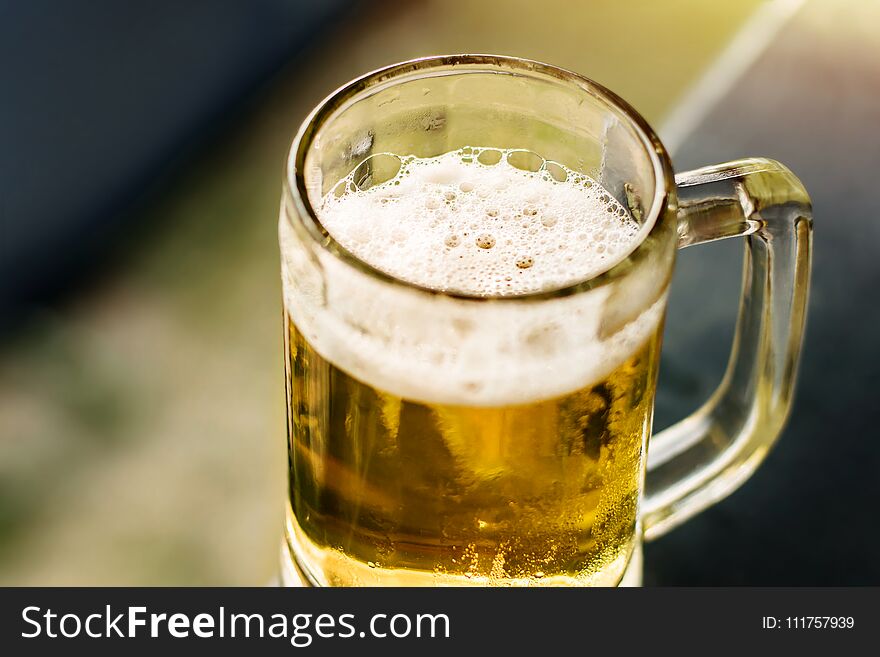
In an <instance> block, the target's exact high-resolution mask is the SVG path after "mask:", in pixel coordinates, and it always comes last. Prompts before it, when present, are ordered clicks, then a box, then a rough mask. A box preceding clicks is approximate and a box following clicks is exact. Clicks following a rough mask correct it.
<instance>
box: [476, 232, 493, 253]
mask: <svg viewBox="0 0 880 657" xmlns="http://www.w3.org/2000/svg"><path fill="white" fill-rule="evenodd" d="M476 241H477V246H478V247H480V248H481V249H491V248H492V247H493V246H495V238H494V237H492V236H491V235H489V233H480V234H479V235H477V240H476Z"/></svg>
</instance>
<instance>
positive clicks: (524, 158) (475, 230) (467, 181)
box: [318, 147, 639, 296]
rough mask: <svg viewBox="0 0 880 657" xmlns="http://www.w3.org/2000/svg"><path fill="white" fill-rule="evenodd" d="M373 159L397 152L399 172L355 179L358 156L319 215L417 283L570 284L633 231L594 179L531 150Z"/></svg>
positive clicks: (487, 292)
mask: <svg viewBox="0 0 880 657" xmlns="http://www.w3.org/2000/svg"><path fill="white" fill-rule="evenodd" d="M474 156H476V157H474ZM372 157H374V158H376V157H381V158H383V159H387V158H389V157H395V158H397V159H399V160H400V162H401V165H400V167H399V169H398V171H397V174H396V175H395V176H394V177H392V178H391V179H389V180H386V181H385V182H382V183H380V184H376V185H373V186H369V187H365V186H361V185H357V184H354V183H355V182H356V180H355V177H356V176H358V175H360V177H361V178H364V177H365V173H364V172H365V171H368V170H369V168H368V167H367V166H365V165H366V164H367V163H368V162H369V160H367V161H366V162H364V163H361V164H360V165H358V167H356V168H355V170H354V171H353V172H352V173H351V174H350V175H349V176H348V177H347V178H346V179H344V180H342V181H340V183H339V184H338V185H337V186H336V187H335V188H334V189H333V190H331V191H330V192H329V193H328V194H327V195H326V196H325V197H324V198H323V200H322V202H321V205H320V208H319V212H318V214H319V217H320V219H321V223H322V224H323V225H324V227H325V228H326V229H327V231H328V232H329V233H330V235H332V236H333V238H334V239H336V241H338V242H339V243H340V244H341V245H342V246H343V247H345V248H346V249H347V250H349V251H351V252H352V253H353V254H354V255H355V256H357V257H358V258H360V259H361V260H364V261H365V262H367V263H369V264H371V265H372V266H373V267H376V268H377V269H380V270H382V271H384V272H386V273H388V274H391V275H392V276H395V277H397V278H400V279H403V280H406V281H409V282H412V283H417V284H419V285H422V286H425V287H430V288H434V289H438V290H450V291H455V292H464V293H466V294H474V295H480V296H509V295H513V294H524V293H529V292H536V291H541V290H546V289H550V288H553V287H560V286H565V285H570V284H572V283H575V282H577V281H579V280H585V279H589V278H592V277H593V276H595V275H597V274H599V273H601V272H602V271H605V270H607V269H609V268H610V267H611V266H613V265H614V264H615V263H617V262H618V261H619V260H620V259H621V258H623V257H624V256H625V255H626V254H627V253H628V252H629V251H631V250H632V247H633V246H634V239H635V237H636V235H637V233H638V231H639V225H638V224H637V223H636V222H635V221H634V220H633V219H632V218H631V217H630V216H629V214H628V213H627V212H626V211H625V210H624V209H623V207H622V206H621V205H620V204H619V203H618V202H617V201H616V200H615V199H614V198H613V197H612V196H611V195H610V194H608V193H607V192H606V190H604V189H603V188H602V187H601V185H599V184H598V183H596V182H595V181H593V180H592V179H590V178H589V177H588V176H586V175H585V174H582V173H577V172H575V171H572V170H571V169H568V168H566V167H564V166H563V165H561V164H559V163H556V162H548V161H546V160H544V159H543V158H541V157H539V156H538V155H536V154H534V153H531V152H529V151H522V150H499V149H482V148H475V147H468V148H465V149H461V150H457V151H453V152H450V153H445V154H443V155H440V156H438V157H433V158H416V157H397V156H393V155H391V154H387V153H382V154H379V155H374V156H372ZM340 189H341V190H342V191H341V192H340V191H339V190H340ZM365 231H368V232H369V235H370V238H369V239H366V238H365ZM574 231H577V232H576V233H575V234H574V235H572V234H571V233H572V232H574ZM382 247H384V248H382ZM508 277H509V278H508Z"/></svg>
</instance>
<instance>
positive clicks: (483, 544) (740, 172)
mask: <svg viewBox="0 0 880 657" xmlns="http://www.w3.org/2000/svg"><path fill="white" fill-rule="evenodd" d="M286 174H287V175H286V180H285V183H284V190H283V199H282V204H281V217H280V224H279V238H280V246H281V263H282V280H283V302H284V354H285V361H284V365H285V375H286V376H285V381H286V392H287V402H288V405H287V418H288V424H287V429H288V448H289V452H288V453H289V465H290V470H289V472H290V489H289V494H290V497H289V505H288V507H287V518H286V530H285V541H284V546H283V557H282V559H283V571H284V575H283V579H284V581H285V583H287V584H295V583H298V582H302V583H305V584H308V585H315V586H385V585H391V586H408V585H416V586H434V585H441V586H443V585H484V586H485V585H542V586H560V585H561V586H596V585H598V586H616V585H629V584H638V583H640V581H641V568H642V565H641V550H642V543H643V541H644V540H650V539H652V538H655V537H657V536H660V535H661V534H663V533H665V532H667V531H669V530H670V529H671V528H673V527H675V526H676V525H678V524H679V523H681V522H683V521H685V520H687V519H688V518H689V517H691V516H693V515H694V514H696V513H698V512H699V511H701V510H702V509H704V508H706V507H707V506H709V505H711V504H713V503H714V502H716V501H718V500H720V499H722V498H723V497H725V496H726V495H728V494H729V493H730V492H731V491H733V490H734V489H736V488H737V487H738V486H740V485H741V484H742V483H743V482H744V481H745V480H746V479H747V478H748V477H749V475H750V474H751V473H752V472H753V471H754V470H755V468H756V467H757V466H758V464H759V463H760V462H761V460H762V459H763V458H764V456H765V455H766V454H767V451H768V450H769V449H770V447H771V446H772V445H773V443H774V441H775V440H776V438H777V437H778V436H779V433H780V431H781V429H782V427H783V425H784V423H785V420H786V416H787V415H788V413H789V410H790V408H791V401H792V390H793V385H794V382H795V378H796V372H797V366H798V359H799V354H800V348H801V340H802V337H803V330H804V318H805V311H806V304H807V290H808V285H809V274H810V242H811V230H812V228H811V225H812V223H811V208H810V199H809V197H808V196H807V193H806V191H805V190H804V188H803V186H802V185H801V183H800V181H799V180H798V179H797V178H796V177H795V176H794V175H793V174H792V173H791V172H790V171H789V170H788V169H786V168H785V167H784V166H782V165H781V164H779V163H777V162H774V161H772V160H767V159H760V158H753V159H744V160H739V161H735V162H729V163H727V164H721V165H716V166H711V167H707V168H703V169H698V170H695V171H688V172H684V173H679V174H677V175H674V174H673V170H672V165H671V163H670V159H669V156H668V155H667V153H666V151H665V150H664V148H663V145H662V144H661V143H660V141H659V140H658V138H657V136H656V135H655V134H654V132H653V131H652V130H651V128H650V127H649V126H648V124H647V123H646V121H645V120H644V119H643V118H642V117H641V116H639V115H638V114H637V113H636V112H635V111H634V110H633V109H632V108H631V107H630V106H629V105H628V104H627V103H626V102H624V101H623V100H622V99H621V98H619V97H618V96H616V95H615V94H614V93H612V92H611V91H609V90H607V89H605V88H603V87H602V86H600V85H598V84H596V83H595V82H592V81H590V80H588V79H586V78H584V77H582V76H580V75H577V74H575V73H572V72H569V71H566V70H562V69H559V68H556V67H553V66H549V65H546V64H541V63H538V62H534V61H528V60H524V59H518V58H513V57H499V56H489V55H456V56H446V57H430V58H425V59H418V60H414V61H409V62H405V63H402V64H396V65H393V66H389V67H387V68H383V69H380V70H378V71H375V72H373V73H369V74H367V75H365V76H363V77H361V78H359V79H357V80H355V81H353V82H351V83H349V84H347V85H345V86H344V87H342V88H341V89H339V90H337V91H336V92H334V93H333V94H331V95H330V96H329V97H328V98H327V99H326V100H324V101H323V102H322V103H321V104H320V105H319V106H318V107H317V108H316V109H315V110H314V111H313V112H312V113H311V115H310V116H309V117H308V118H307V119H306V121H305V123H304V124H303V126H302V128H301V129H300V131H299V134H298V135H297V136H296V139H295V141H294V143H293V146H292V149H291V152H290V158H289V164H288V168H287V171H286ZM735 236H741V237H745V238H746V239H745V266H744V273H743V287H742V298H741V303H740V310H739V317H738V320H737V326H736V334H735V340H734V344H733V348H732V353H731V356H730V363H729V366H728V368H727V372H726V374H725V376H724V379H723V381H722V383H721V384H720V386H719V388H718V390H717V391H716V392H715V394H714V395H713V396H712V397H711V398H710V399H709V400H708V401H707V402H706V403H705V404H704V405H703V407H702V408H700V409H699V410H697V411H696V412H695V413H694V414H693V415H692V416H690V417H688V418H686V419H684V420H682V421H681V422H679V423H678V424H676V425H674V426H672V427H671V428H669V429H667V430H665V431H663V432H661V433H659V434H657V435H654V436H651V421H652V415H653V406H654V392H655V386H656V380H657V370H658V362H659V357H660V341H661V335H662V330H663V319H664V314H665V310H666V301H667V293H668V289H669V283H670V279H671V276H672V271H673V266H674V263H675V255H676V251H677V250H678V249H680V248H684V247H689V246H693V245H697V244H701V243H703V242H708V241H712V240H718V239H724V238H729V237H735ZM463 263H466V264H463ZM707 294H711V291H708V290H707Z"/></svg>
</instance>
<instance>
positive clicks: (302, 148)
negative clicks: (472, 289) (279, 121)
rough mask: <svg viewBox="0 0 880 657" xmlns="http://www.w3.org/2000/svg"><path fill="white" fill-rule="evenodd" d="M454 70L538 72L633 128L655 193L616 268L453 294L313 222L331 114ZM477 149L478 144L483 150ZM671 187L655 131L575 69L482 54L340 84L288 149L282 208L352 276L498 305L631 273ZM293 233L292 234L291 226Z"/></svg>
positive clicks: (413, 64)
mask: <svg viewBox="0 0 880 657" xmlns="http://www.w3.org/2000/svg"><path fill="white" fill-rule="evenodd" d="M455 65H460V66H482V67H484V68H483V69H482V70H485V71H486V72H491V71H492V70H493V69H494V70H495V71H497V72H508V73H513V74H515V73H520V74H524V75H525V74H529V73H532V74H536V73H537V74H538V75H543V76H547V77H549V78H552V79H555V80H558V81H560V82H563V83H567V84H573V85H575V86H577V87H578V88H579V89H581V90H582V91H584V92H586V93H587V94H589V95H591V96H593V97H594V98H597V99H599V100H600V101H602V102H604V103H605V104H607V105H609V106H610V107H612V108H614V109H616V110H617V111H618V112H619V113H620V115H621V116H622V117H624V118H625V119H626V121H627V122H628V123H629V126H630V127H631V128H632V129H633V132H634V133H635V134H636V135H637V136H638V138H639V141H640V142H641V145H642V147H643V149H644V151H645V153H646V155H647V156H648V157H649V159H650V161H651V166H652V168H653V174H654V190H653V196H652V199H651V206H650V212H649V213H648V216H647V218H646V219H645V221H644V222H643V224H642V226H641V228H640V229H639V234H638V239H637V240H634V242H633V246H632V248H631V249H630V250H629V251H627V252H626V253H625V254H623V255H622V256H621V257H620V259H619V260H618V261H617V262H615V263H614V264H613V265H612V266H610V267H609V268H607V269H604V270H602V271H601V272H599V273H598V274H595V275H594V276H591V277H589V278H585V279H580V280H577V281H575V282H574V283H570V284H567V285H565V286H562V287H556V288H549V289H546V290H538V291H535V292H526V293H522V294H512V295H497V296H486V295H480V294H469V293H466V292H460V291H456V290H439V289H437V288H432V287H428V286H425V285H421V284H419V283H414V282H412V281H407V280H405V279H402V278H398V277H396V276H394V275H392V274H389V273H388V272H385V271H383V270H381V269H379V268H377V267H374V266H373V265H371V264H370V263H368V262H366V261H365V260H363V259H362V258H359V257H358V256H356V255H355V254H353V253H352V252H351V251H349V250H348V249H346V248H345V247H344V246H342V245H341V244H340V243H339V242H337V241H336V239H335V238H334V237H333V236H332V235H331V234H330V233H329V231H327V229H326V228H324V226H323V225H322V224H321V221H320V219H319V218H318V214H317V212H316V211H315V209H314V208H313V207H312V204H311V201H310V200H309V196H308V189H307V186H306V180H305V159H306V155H307V154H308V150H309V147H310V146H311V144H312V141H313V139H314V137H315V136H316V135H317V134H318V132H319V130H320V128H321V127H322V126H323V124H324V123H325V122H326V121H327V119H329V118H330V117H332V116H333V115H334V114H335V113H336V112H337V111H339V110H341V109H344V108H345V106H346V105H347V104H349V103H351V102H352V101H354V100H355V99H356V98H357V97H358V96H359V95H360V94H361V93H362V92H364V91H367V90H368V89H374V88H375V87H376V86H377V85H380V84H382V83H387V84H388V86H391V85H393V84H394V83H395V81H396V80H400V79H401V78H404V77H405V76H406V75H408V74H417V73H420V72H421V73H429V72H430V71H431V70H432V69H441V68H443V67H449V66H455ZM479 70H481V69H480V68H469V69H459V70H457V71H456V70H454V69H451V70H448V71H447V74H452V75H454V74H464V73H467V72H476V71H479ZM476 145H477V146H484V145H485V144H476ZM673 181H674V174H673V172H672V165H671V163H670V160H669V155H668V154H667V153H666V149H665V147H664V146H663V144H662V143H661V142H660V139H659V137H657V135H656V133H655V132H654V130H653V129H652V128H651V126H650V125H649V124H648V122H647V121H646V120H645V119H644V118H643V117H642V116H641V114H639V113H638V112H637V111H636V110H635V109H634V108H633V107H632V106H631V105H630V104H629V103H627V102H626V101H625V100H623V99H622V98H621V97H620V96H618V95H617V94H615V93H614V92H613V91H611V90H610V89H607V88H606V87H604V86H602V85H601V84H599V83H597V82H594V81H593V80H591V79H589V78H587V77H584V76H583V75H580V74H578V73H575V72H573V71H570V70H567V69H564V68H560V67H558V66H553V65H552V64H545V63H543V62H538V61H535V60H530V59H524V58H521V57H513V56H508V55H488V54H457V55H433V56H428V57H419V58H416V59H410V60H407V61H404V62H399V63H397V64H391V65H388V66H383V67H382V68H378V69H376V70H373V71H370V72H368V73H365V74H363V75H361V76H360V77H357V78H355V79H353V80H351V81H350V82H347V83H346V84H344V85H342V86H341V87H339V88H338V89H336V90H335V91H333V92H332V93H330V94H329V95H328V96H327V97H326V98H324V99H323V100H322V101H321V102H320V103H318V105H317V106H316V107H315V108H314V109H313V110H312V111H311V112H310V113H309V114H308V116H307V117H306V118H305V120H304V121H303V123H302V125H301V126H300V128H299V130H298V131H297V134H296V136H295V137H294V140H293V143H292V145H291V148H290V152H289V155H288V158H287V166H286V170H285V176H284V198H283V203H285V204H292V209H293V210H294V211H295V214H296V219H298V220H299V221H300V223H301V225H302V226H303V227H304V228H305V230H306V232H307V234H308V236H309V238H310V239H311V240H312V241H313V242H315V243H316V244H317V245H318V246H319V247H320V248H322V249H323V250H324V251H325V252H327V253H328V254H329V255H331V256H333V257H334V258H336V259H338V260H340V261H342V262H344V263H345V264H347V265H349V266H351V267H352V268H354V269H355V270H357V271H358V272H360V273H363V274H365V275H367V276H369V277H371V278H373V279H376V280H378V281H380V282H382V283H386V284H389V285H393V286H397V287H399V288H402V289H409V290H414V291H418V292H421V293H425V294H429V295H433V296H439V297H448V298H452V299H459V300H468V301H490V300H491V301H496V302H505V301H524V300H526V301H540V300H545V299H554V298H559V297H564V296H570V295H574V294H578V293H581V292H586V291H587V290H592V289H595V288H597V287H601V286H604V285H606V284H608V283H610V282H612V281H614V280H617V279H619V278H621V277H623V276H624V275H625V274H626V273H627V272H629V271H630V270H631V266H630V263H632V262H633V261H634V260H635V261H638V260H640V259H641V258H640V256H643V255H644V253H645V251H646V250H647V249H648V248H649V240H648V238H649V237H650V236H652V235H654V234H656V233H657V232H659V231H660V229H661V224H662V223H663V222H662V220H661V219H662V216H661V215H662V213H664V212H665V211H666V209H667V205H668V201H669V197H670V194H671V187H672V185H673ZM282 214H283V215H287V216H286V217H285V219H284V220H286V221H288V222H291V223H292V222H294V221H295V220H296V219H295V218H294V217H293V216H291V215H292V214H294V213H291V212H283V213H282ZM293 228H294V229H295V227H293Z"/></svg>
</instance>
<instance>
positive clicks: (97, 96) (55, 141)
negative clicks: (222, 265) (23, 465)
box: [0, 0, 351, 326]
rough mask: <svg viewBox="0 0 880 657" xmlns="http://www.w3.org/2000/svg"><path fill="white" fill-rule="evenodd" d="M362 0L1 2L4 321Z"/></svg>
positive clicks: (0, 307)
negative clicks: (346, 9)
mask: <svg viewBox="0 0 880 657" xmlns="http://www.w3.org/2000/svg"><path fill="white" fill-rule="evenodd" d="M350 3H351V0H320V2H313V1H309V0H211V1H209V0H189V1H188V2H172V1H170V0H151V1H149V2H147V1H144V0H135V1H132V2H114V1H112V0H94V1H93V2H50V1H47V0H28V1H27V2H12V1H10V0H6V1H3V2H0V94H2V100H0V317H2V318H3V319H0V326H2V324H6V323H8V321H9V320H10V319H12V318H13V317H14V314H15V310H16V309H19V308H20V307H21V306H22V305H23V304H25V303H27V302H30V301H33V300H34V299H35V298H36V297H38V296H39V295H43V294H46V293H52V292H56V291H59V290H61V289H63V288H64V287H65V285H66V281H67V280H68V279H69V277H70V276H72V275H73V274H75V273H76V272H77V271H78V270H79V269H80V268H82V267H83V266H84V265H86V264H87V263H88V262H89V261H90V259H91V258H92V257H94V256H95V255H96V254H98V253H100V247H101V245H102V244H105V243H106V240H107V238H108V237H109V236H110V235H111V234H114V233H116V232H118V228H119V227H118V225H116V224H117V223H118V222H119V221H120V220H121V218H120V217H121V215H120V211H121V210H122V209H124V208H125V207H126V205H127V204H129V203H130V202H131V201H132V200H133V199H134V198H135V197H136V196H137V194H138V193H139V192H140V191H141V190H143V189H144V188H145V186H146V185H148V184H149V183H150V182H151V181H152V180H154V179H155V178H156V176H157V175H158V174H159V173H160V172H161V171H162V170H163V168H164V167H166V166H167V164H168V163H169V162H170V161H171V160H172V159H173V158H174V157H175V156H177V155H179V154H180V153H181V152H182V151H183V150H184V149H185V148H188V147H190V146H192V145H193V144H194V143H196V142H197V141H198V139H199V138H200V137H204V136H205V134H206V132H208V131H209V130H210V128H211V127H212V125H213V124H215V123H216V122H217V120H218V119H219V118H221V117H222V116H223V114H224V112H226V111H228V110H229V108H230V107H231V106H233V105H234V104H235V102H236V101H237V100H239V99H241V98H242V97H243V96H244V95H245V94H246V93H247V92H248V91H250V90H252V89H253V88H254V87H255V86H256V85H257V84H259V83H260V82H261V81H263V80H264V79H266V78H267V77H268V76H269V75H271V74H272V73H273V72H274V71H275V70H276V69H278V68H279V67H280V65H281V64H282V63H283V62H284V61H285V60H287V59H288V58H289V57H290V55H291V54H292V53H293V52H296V51H297V50H298V49H300V48H302V46H303V45H305V43H306V42H307V41H308V40H309V39H310V38H311V37H312V36H313V35H314V34H315V33H316V31H317V30H319V28H321V27H322V26H323V25H324V24H325V23H327V22H328V19H329V18H331V17H332V16H333V15H334V13H335V12H338V11H340V9H341V8H343V7H344V6H345V5H347V4H350Z"/></svg>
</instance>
